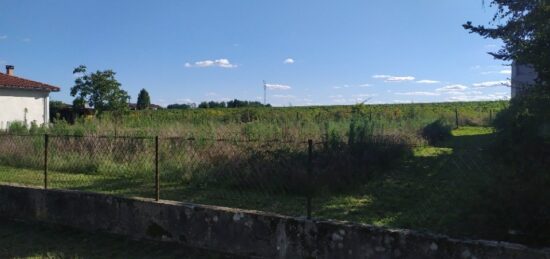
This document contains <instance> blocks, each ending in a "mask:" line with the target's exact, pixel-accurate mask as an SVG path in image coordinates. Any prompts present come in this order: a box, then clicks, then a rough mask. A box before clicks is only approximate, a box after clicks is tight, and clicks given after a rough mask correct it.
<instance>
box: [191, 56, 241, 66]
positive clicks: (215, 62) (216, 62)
mask: <svg viewBox="0 0 550 259" xmlns="http://www.w3.org/2000/svg"><path fill="white" fill-rule="evenodd" d="M185 67H221V68H235V67H237V65H235V64H231V62H230V61H229V59H226V58H221V59H216V60H201V61H196V62H193V63H189V62H187V63H185Z"/></svg>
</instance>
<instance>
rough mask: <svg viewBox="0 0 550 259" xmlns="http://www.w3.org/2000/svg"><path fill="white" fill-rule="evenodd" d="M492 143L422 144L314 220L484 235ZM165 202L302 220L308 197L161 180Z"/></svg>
mask: <svg viewBox="0 0 550 259" xmlns="http://www.w3.org/2000/svg"><path fill="white" fill-rule="evenodd" d="M492 139H493V135H492V129H491V128H489V127H461V128H459V129H456V130H453V131H452V137H451V138H450V139H449V140H447V141H444V142H442V143H439V144H437V145H435V146H429V145H424V146H418V147H416V148H414V150H413V154H412V156H409V157H407V158H406V159H403V160H400V161H397V162H396V163H398V164H397V165H396V166H392V167H391V169H390V170H385V171H383V172H376V173H374V175H372V176H371V177H370V178H369V180H368V181H367V182H365V183H363V184H360V185H357V186H355V187H353V188H350V189H348V190H345V191H342V192H338V193H331V192H328V193H318V194H317V195H316V196H315V197H314V199H313V207H314V208H313V216H314V217H320V218H330V219H339V220H348V221H354V222H361V223H369V224H374V225H379V226H385V227H399V228H412V229H424V230H429V231H434V232H438V233H446V234H450V235H454V236H467V237H484V238H490V237H486V236H483V233H480V232H479V231H478V228H477V225H476V221H475V217H482V216H483V215H475V213H473V208H474V207H475V206H476V204H475V203H476V201H478V200H481V199H483V198H484V197H483V196H482V192H480V190H482V189H483V188H486V187H488V186H490V184H491V179H492V177H491V176H492V175H493V174H495V173H498V172H500V171H501V170H506V169H505V168H501V166H499V165H498V163H493V162H492V160H493V158H492V157H491V155H490V154H489V153H488V152H487V148H488V145H489V144H490V143H491V141H492ZM42 176H43V172H42V170H38V169H22V168H16V167H10V166H0V182H4V183H17V184H25V185H32V186H42V184H43V177H42ZM49 184H50V187H51V188H59V189H73V190H84V191H93V192H102V193H110V194H116V195H123V196H141V197H153V195H154V191H153V190H154V185H153V175H151V178H149V179H147V178H133V177H121V176H116V175H108V176H106V175H93V174H78V173H73V172H57V171H50V172H49ZM161 198H162V199H168V200H177V201H188V202H195V203H202V204H211V205H220V206H229V207H237V208H244V209H255V210H264V211H271V212H278V213H282V214H285V215H295V216H303V215H304V214H305V206H304V204H305V199H304V198H303V197H301V196H299V195H282V194H281V195H274V194H272V193H266V192H262V191H255V190H242V189H232V188H217V187H210V186H207V185H206V186H196V185H186V184H181V182H170V181H167V182H162V184H161Z"/></svg>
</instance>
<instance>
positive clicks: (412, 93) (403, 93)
mask: <svg viewBox="0 0 550 259" xmlns="http://www.w3.org/2000/svg"><path fill="white" fill-rule="evenodd" d="M395 94H396V95H409V96H438V95H440V94H439V93H434V92H423V91H418V92H397V93H395Z"/></svg>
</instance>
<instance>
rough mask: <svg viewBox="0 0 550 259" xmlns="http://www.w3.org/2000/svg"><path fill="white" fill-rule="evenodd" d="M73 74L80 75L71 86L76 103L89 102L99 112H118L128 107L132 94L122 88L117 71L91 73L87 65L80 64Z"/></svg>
mask: <svg viewBox="0 0 550 259" xmlns="http://www.w3.org/2000/svg"><path fill="white" fill-rule="evenodd" d="M73 74H75V75H78V77H77V78H76V79H75V85H74V86H73V87H72V88H71V96H73V97H76V98H75V101H74V104H78V105H82V104H83V103H84V102H85V103H88V105H90V106H91V107H94V109H95V110H96V112H97V113H98V114H101V113H103V112H104V111H113V112H115V113H117V114H118V113H121V112H123V111H125V110H127V109H128V101H129V99H130V96H128V93H127V92H126V91H124V90H122V89H121V84H120V83H119V82H118V81H117V80H116V79H115V74H116V73H115V72H113V71H112V70H105V71H99V70H98V71H96V72H95V73H91V74H89V73H88V72H87V68H86V66H84V65H80V66H79V67H77V68H75V69H74V71H73Z"/></svg>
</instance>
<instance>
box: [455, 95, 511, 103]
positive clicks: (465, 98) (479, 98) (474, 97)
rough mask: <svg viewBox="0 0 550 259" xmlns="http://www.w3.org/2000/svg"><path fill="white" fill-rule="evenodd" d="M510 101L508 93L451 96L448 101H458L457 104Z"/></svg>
mask: <svg viewBox="0 0 550 259" xmlns="http://www.w3.org/2000/svg"><path fill="white" fill-rule="evenodd" d="M509 99H510V93H505V94H502V93H494V94H487V95H482V94H478V95H459V96H452V97H449V98H448V99H447V100H448V101H458V102H467V101H494V100H509Z"/></svg>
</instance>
